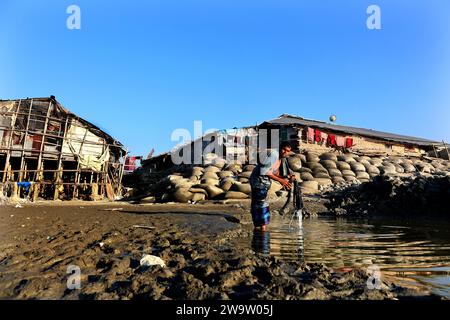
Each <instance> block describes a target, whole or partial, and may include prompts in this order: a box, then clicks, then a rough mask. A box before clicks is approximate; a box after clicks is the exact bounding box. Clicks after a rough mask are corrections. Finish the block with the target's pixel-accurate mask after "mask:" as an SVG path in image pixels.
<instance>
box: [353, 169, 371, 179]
mask: <svg viewBox="0 0 450 320" xmlns="http://www.w3.org/2000/svg"><path fill="white" fill-rule="evenodd" d="M356 179H358V180H361V179H367V180H370V176H369V174H368V173H367V172H362V171H358V172H356Z"/></svg>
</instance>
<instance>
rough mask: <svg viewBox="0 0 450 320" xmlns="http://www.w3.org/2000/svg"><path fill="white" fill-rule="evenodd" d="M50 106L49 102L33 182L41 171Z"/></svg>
mask: <svg viewBox="0 0 450 320" xmlns="http://www.w3.org/2000/svg"><path fill="white" fill-rule="evenodd" d="M51 105H52V101H50V102H49V104H48V107H47V116H46V117H45V124H44V132H43V134H42V141H41V148H40V150H39V157H38V162H37V171H36V172H35V174H34V181H35V182H36V181H37V180H38V179H39V177H40V174H41V171H43V168H42V167H43V165H42V153H43V152H44V145H45V136H46V133H47V126H48V118H49V116H50V106H51Z"/></svg>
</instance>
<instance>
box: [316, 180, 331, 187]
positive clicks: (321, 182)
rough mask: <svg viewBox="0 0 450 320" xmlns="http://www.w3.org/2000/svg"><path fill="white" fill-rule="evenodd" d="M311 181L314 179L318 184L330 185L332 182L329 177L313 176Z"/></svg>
mask: <svg viewBox="0 0 450 320" xmlns="http://www.w3.org/2000/svg"><path fill="white" fill-rule="evenodd" d="M313 181H316V182H317V183H318V184H319V185H320V186H324V187H327V186H330V185H332V184H333V181H331V179H327V178H314V180H313Z"/></svg>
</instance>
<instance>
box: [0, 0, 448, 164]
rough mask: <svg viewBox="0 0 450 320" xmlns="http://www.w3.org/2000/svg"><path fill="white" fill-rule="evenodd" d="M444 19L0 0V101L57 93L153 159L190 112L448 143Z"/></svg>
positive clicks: (317, 8) (208, 0)
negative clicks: (72, 21)
mask: <svg viewBox="0 0 450 320" xmlns="http://www.w3.org/2000/svg"><path fill="white" fill-rule="evenodd" d="M71 4H76V5H78V6H79V7H80V8H81V30H68V29H67V28H66V19H67V17H68V16H69V15H68V14H67V13H66V9H67V7H68V6H69V5H71ZM371 4H377V5H379V6H380V8H381V13H382V16H381V18H382V30H368V29H367V27H366V19H367V17H368V15H367V14H366V9H367V7H368V6H369V5H371ZM449 15H450V2H449V1H448V0H417V1H400V0H388V1H381V0H371V1H364V0H353V1H350V0H341V1H335V0H334V1H331V0H330V1H317V0H308V1H301V0H291V1H288V0H257V1H256V0H239V1H237V0H236V1H235V0H178V1H173V0H159V1H156V0H151V1H145V2H144V1H134V0H131V1H130V0H128V1H121V0H120V1H93V0H89V1H87V0H83V1H80V0H72V1H64V0H55V1H50V0H41V1H31V0H29V1H23V0H14V1H12V0H11V1H10V0H2V1H0V40H1V45H0V99H11V98H24V97H40V96H50V95H52V94H53V95H55V96H56V97H57V99H58V100H59V101H60V102H61V103H62V104H63V105H64V106H66V107H67V108H69V109H70V110H71V111H72V112H74V113H76V114H78V115H80V116H81V117H84V118H85V119H87V120H89V121H91V122H93V123H95V124H97V125H99V126H100V127H101V128H103V129H104V130H106V131H107V132H109V133H110V134H111V135H113V136H114V137H116V138H117V139H119V140H120V141H121V142H123V143H124V144H125V145H127V146H128V147H129V148H130V150H131V152H132V153H134V154H144V155H146V154H147V153H148V151H149V150H150V149H151V148H152V147H154V148H155V149H156V152H157V153H159V152H163V151H166V150H168V149H169V148H171V147H172V146H173V145H174V142H171V141H170V135H171V133H172V131H173V130H174V129H176V128H186V129H189V130H190V131H191V132H192V131H193V122H194V121H195V120H202V121H203V128H204V129H208V128H219V129H223V128H232V127H235V126H237V127H239V126H245V125H252V124H255V123H260V122H262V121H264V120H267V119H271V118H275V117H277V116H278V115H280V114H282V113H291V114H296V115H300V116H303V117H306V118H313V119H318V120H327V119H328V117H329V116H330V114H336V115H337V117H338V123H339V124H343V125H353V126H359V127H366V128H372V129H378V130H384V131H388V132H395V133H401V134H407V135H413V136H420V137H425V138H430V139H435V140H442V139H445V140H447V141H450V129H449V128H448V125H449V124H450V90H449V88H450V45H449V44H450V16H449Z"/></svg>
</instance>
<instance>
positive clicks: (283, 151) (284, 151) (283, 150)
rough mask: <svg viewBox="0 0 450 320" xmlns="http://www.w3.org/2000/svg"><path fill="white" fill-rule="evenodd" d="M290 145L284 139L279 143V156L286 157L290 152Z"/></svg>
mask: <svg viewBox="0 0 450 320" xmlns="http://www.w3.org/2000/svg"><path fill="white" fill-rule="evenodd" d="M291 151H292V146H291V144H290V143H289V142H287V141H284V142H282V143H281V144H280V158H286V157H288V156H289V155H290V154H291Z"/></svg>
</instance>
